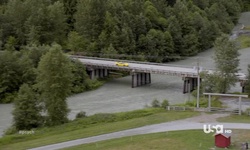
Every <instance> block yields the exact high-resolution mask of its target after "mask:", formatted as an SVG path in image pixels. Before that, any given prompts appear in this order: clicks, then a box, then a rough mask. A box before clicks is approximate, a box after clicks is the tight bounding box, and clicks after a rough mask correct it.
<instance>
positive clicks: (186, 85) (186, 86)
mask: <svg viewBox="0 0 250 150" xmlns="http://www.w3.org/2000/svg"><path fill="white" fill-rule="evenodd" d="M187 90H188V80H187V78H185V77H184V84H183V94H185V93H187Z"/></svg>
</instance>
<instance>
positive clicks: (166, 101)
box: [161, 99, 169, 109]
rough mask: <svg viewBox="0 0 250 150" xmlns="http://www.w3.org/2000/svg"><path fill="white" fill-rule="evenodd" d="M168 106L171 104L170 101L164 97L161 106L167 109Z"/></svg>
mask: <svg viewBox="0 0 250 150" xmlns="http://www.w3.org/2000/svg"><path fill="white" fill-rule="evenodd" d="M167 106H169V102H168V100H166V99H164V100H163V101H162V103H161V107H162V108H164V109H166V108H167Z"/></svg>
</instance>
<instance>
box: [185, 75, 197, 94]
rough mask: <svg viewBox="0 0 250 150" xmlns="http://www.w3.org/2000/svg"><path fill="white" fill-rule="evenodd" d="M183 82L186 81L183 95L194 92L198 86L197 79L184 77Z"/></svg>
mask: <svg viewBox="0 0 250 150" xmlns="http://www.w3.org/2000/svg"><path fill="white" fill-rule="evenodd" d="M183 81H184V84H183V94H185V93H188V92H189V91H190V92H192V91H193V90H195V89H196V87H197V86H198V85H197V78H191V77H184V78H183ZM200 82H201V79H200Z"/></svg>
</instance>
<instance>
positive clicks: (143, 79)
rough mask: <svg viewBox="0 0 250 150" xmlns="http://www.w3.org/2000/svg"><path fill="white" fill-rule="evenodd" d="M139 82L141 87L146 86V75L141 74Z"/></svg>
mask: <svg viewBox="0 0 250 150" xmlns="http://www.w3.org/2000/svg"><path fill="white" fill-rule="evenodd" d="M141 81H142V83H141V84H142V85H145V84H146V73H141Z"/></svg>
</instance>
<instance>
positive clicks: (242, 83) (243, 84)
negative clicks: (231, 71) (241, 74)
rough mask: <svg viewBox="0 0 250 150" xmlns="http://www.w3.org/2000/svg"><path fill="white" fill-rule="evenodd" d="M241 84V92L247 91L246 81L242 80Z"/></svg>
mask: <svg viewBox="0 0 250 150" xmlns="http://www.w3.org/2000/svg"><path fill="white" fill-rule="evenodd" d="M240 86H241V88H242V89H241V93H245V86H246V83H245V81H240Z"/></svg>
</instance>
